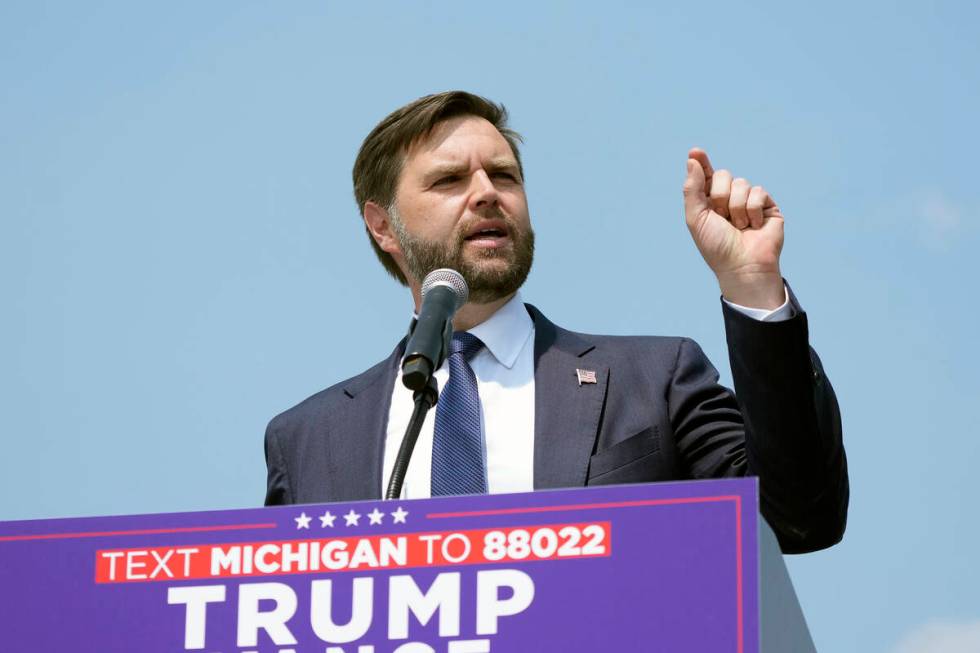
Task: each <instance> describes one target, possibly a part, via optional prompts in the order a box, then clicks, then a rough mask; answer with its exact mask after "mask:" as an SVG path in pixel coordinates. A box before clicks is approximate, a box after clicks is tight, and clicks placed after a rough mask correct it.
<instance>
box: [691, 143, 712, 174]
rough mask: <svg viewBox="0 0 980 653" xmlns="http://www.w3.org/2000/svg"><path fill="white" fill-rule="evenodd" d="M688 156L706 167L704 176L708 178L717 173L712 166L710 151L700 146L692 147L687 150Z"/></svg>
mask: <svg viewBox="0 0 980 653" xmlns="http://www.w3.org/2000/svg"><path fill="white" fill-rule="evenodd" d="M687 156H688V158H691V159H694V160H695V161H697V162H698V163H700V164H701V167H702V168H703V169H704V176H705V177H706V178H708V179H710V178H711V176H712V175H713V174H715V169H714V168H712V167H711V159H709V158H708V153H707V152H705V151H704V150H702V149H701V148H700V147H692V148H691V149H689V150H688V151H687Z"/></svg>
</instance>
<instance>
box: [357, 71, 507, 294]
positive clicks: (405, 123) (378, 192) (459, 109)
mask: <svg viewBox="0 0 980 653" xmlns="http://www.w3.org/2000/svg"><path fill="white" fill-rule="evenodd" d="M458 116H476V117H478V118H483V119H485V120H486V121H488V122H489V123H491V124H492V125H493V126H494V127H496V128H497V131H499V132H500V135H501V136H503V137H504V138H505V139H506V140H507V143H508V144H509V145H510V149H511V151H513V153H514V157H515V158H516V159H517V165H518V168H519V169H520V173H521V177H523V176H524V168H523V166H522V164H521V154H520V152H519V151H518V143H520V142H521V136H520V134H518V133H517V132H515V131H514V130H512V129H510V128H509V127H508V126H507V109H505V108H504V105H502V104H497V103H496V102H492V101H490V100H488V99H486V98H484V97H480V96H479V95H473V94H472V93H467V92H465V91H447V92H445V93H436V94H434V95H426V96H425V97H421V98H419V99H417V100H415V101H414V102H410V103H408V104H406V105H405V106H403V107H401V108H400V109H396V110H395V111H393V112H392V113H390V114H389V115H388V116H387V117H386V118H385V119H384V120H382V121H381V122H379V123H378V125H377V126H376V127H375V128H374V129H372V130H371V133H370V134H368V136H367V138H365V139H364V142H363V143H362V144H361V149H360V151H359V152H358V153H357V159H356V160H355V161H354V171H353V177H354V199H355V200H357V208H358V210H360V212H361V215H364V204H365V203H366V202H369V201H371V202H374V203H375V204H377V205H379V206H381V207H384V208H385V209H390V208H391V207H392V205H393V204H394V203H395V190H396V188H397V187H398V177H399V175H400V174H401V170H402V165H403V164H404V162H405V153H406V152H407V151H408V149H409V148H411V147H412V145H414V144H415V143H417V142H418V141H419V140H421V139H423V138H425V137H426V136H428V135H429V133H430V132H431V131H432V129H433V128H434V127H435V126H436V125H438V124H439V123H441V122H443V121H445V120H449V119H450V118H456V117H458ZM365 229H366V230H367V232H368V239H369V240H370V241H371V246H372V247H373V248H374V253H375V254H377V256H378V260H380V261H381V264H382V265H384V266H385V269H386V270H387V271H388V273H389V274H390V275H391V276H393V277H394V278H395V279H397V280H398V281H399V282H400V283H401V284H402V285H406V286H407V285H408V281H407V280H406V279H405V275H404V274H402V271H401V270H399V269H398V265H397V264H396V263H395V260H394V259H393V258H392V257H391V254H389V253H388V252H385V251H384V250H382V249H381V248H380V247H378V243H376V242H375V241H374V238H373V237H372V236H371V231H370V229H367V226H366V225H365Z"/></svg>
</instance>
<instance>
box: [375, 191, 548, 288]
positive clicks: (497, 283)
mask: <svg viewBox="0 0 980 653" xmlns="http://www.w3.org/2000/svg"><path fill="white" fill-rule="evenodd" d="M388 215H389V217H390V219H391V224H392V228H393V231H394V232H395V237H396V238H398V243H399V245H401V249H402V252H403V253H404V255H405V265H406V266H407V267H408V273H409V275H410V276H412V277H414V278H415V279H416V280H418V281H419V283H421V282H422V280H423V279H425V276H426V275H427V274H429V273H430V272H432V271H433V270H438V269H439V268H450V269H452V270H456V271H457V272H459V273H460V274H461V275H463V278H464V279H465V280H466V285H467V286H468V287H469V290H470V298H469V301H470V302H472V303H474V304H489V303H490V302H493V301H496V300H498V299H501V298H503V297H507V296H508V295H512V294H514V293H515V292H517V290H518V288H520V287H521V286H522V285H523V284H524V281H525V280H526V279H527V275H528V273H530V271H531V263H532V262H533V260H534V231H533V230H532V229H531V227H530V226H528V227H527V228H526V229H525V228H522V227H519V226H518V225H517V224H516V223H515V222H514V221H513V220H511V219H510V218H507V217H506V216H504V215H503V214H502V213H500V212H499V211H494V212H492V213H491V214H488V215H482V216H480V218H481V219H483V218H493V219H499V220H503V221H504V222H505V223H506V224H507V234H508V237H509V238H510V242H511V246H510V247H503V248H479V249H478V250H477V251H476V252H475V253H471V254H470V256H466V252H464V247H465V244H466V239H465V237H464V236H463V234H464V233H465V231H466V230H465V228H460V227H461V225H460V226H458V228H457V229H456V230H455V231H454V232H453V234H452V235H451V236H450V237H449V239H447V240H446V241H445V242H441V241H430V240H425V239H423V238H419V237H417V236H414V235H412V234H410V233H408V230H407V229H405V224H404V223H403V222H402V220H401V216H399V215H398V211H397V210H396V209H395V207H394V206H392V207H391V208H389V209H388ZM501 261H503V262H504V263H506V265H499V263H500V262H501Z"/></svg>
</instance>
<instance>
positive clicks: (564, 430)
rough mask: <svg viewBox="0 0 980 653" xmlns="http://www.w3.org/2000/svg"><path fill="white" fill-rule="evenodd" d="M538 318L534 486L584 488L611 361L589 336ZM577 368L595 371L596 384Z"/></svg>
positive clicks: (530, 309) (533, 311) (537, 315)
mask: <svg viewBox="0 0 980 653" xmlns="http://www.w3.org/2000/svg"><path fill="white" fill-rule="evenodd" d="M528 312H529V313H530V314H531V318H532V319H533V320H534V334H535V335H534V489H536V490H541V489H547V488H560V487H582V486H584V485H585V481H586V474H587V473H588V468H589V458H590V457H591V456H592V451H593V449H594V447H595V442H596V437H597V435H598V432H599V420H600V417H601V415H602V406H603V403H604V399H605V395H606V386H607V384H608V381H609V366H608V365H607V364H606V363H605V362H603V361H602V360H601V357H600V356H599V355H598V354H596V352H595V351H594V350H595V345H594V344H592V343H591V342H589V341H588V340H587V339H586V338H585V337H583V336H581V335H578V334H575V333H572V332H570V331H566V330H564V329H560V328H558V327H556V326H555V325H554V324H552V323H551V322H550V321H549V320H548V319H547V318H545V317H544V316H543V315H542V314H541V312H540V311H538V310H537V309H536V308H534V307H533V306H530V305H528ZM576 370H587V371H592V372H595V379H596V382H595V383H582V384H580V383H579V381H578V377H577V374H576Z"/></svg>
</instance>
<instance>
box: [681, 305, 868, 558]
mask: <svg viewBox="0 0 980 653" xmlns="http://www.w3.org/2000/svg"><path fill="white" fill-rule="evenodd" d="M723 311H724V315H725V329H726V333H727V335H728V349H729V358H730V361H731V367H732V377H733V379H734V381H735V395H734V396H733V395H732V393H731V392H730V391H729V390H727V389H726V388H724V387H722V386H720V385H719V384H718V383H717V381H718V374H717V372H716V371H715V369H714V368H713V367H712V366H711V363H709V362H708V360H707V358H706V357H705V355H704V353H703V352H702V351H701V349H700V348H699V347H698V346H697V344H695V343H694V342H693V341H690V340H685V341H683V342H682V344H681V346H680V350H679V352H678V357H677V363H676V369H675V371H674V374H673V376H672V382H671V388H670V391H669V396H668V403H669V405H670V409H671V422H672V424H673V427H674V432H675V437H676V440H677V443H678V448H679V449H680V451H681V454H682V456H683V458H684V460H685V461H686V463H687V466H688V469H689V472H690V474H691V475H692V476H693V477H694V478H718V477H725V476H758V477H759V491H760V503H761V505H760V508H761V511H762V514H763V516H764V517H765V518H766V521H767V522H768V523H769V525H770V526H771V527H772V529H773V531H774V532H775V533H776V536H777V538H778V539H779V543H780V546H781V547H782V550H783V551H784V552H785V553H804V552H807V551H815V550H818V549H823V548H826V547H829V546H831V545H833V544H835V543H837V542H839V541H840V539H841V537H843V533H844V527H845V524H846V519H847V503H848V494H849V489H848V480H847V462H846V458H845V455H844V448H843V444H842V436H841V422H840V412H839V409H838V406H837V399H836V397H835V396H834V391H833V388H832V387H831V385H830V381H829V380H828V379H827V377H826V375H825V374H824V372H823V367H822V365H821V363H820V359H819V358H818V357H817V355H816V352H814V351H813V350H812V349H811V348H810V347H809V345H808V344H807V322H806V314H805V313H802V312H800V313H799V314H797V315H796V316H795V317H793V318H792V319H790V320H786V321H783V322H759V321H757V320H754V319H752V318H750V317H748V316H745V315H742V314H740V313H738V312H737V311H735V310H732V309H731V308H729V307H727V306H725V307H723Z"/></svg>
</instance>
